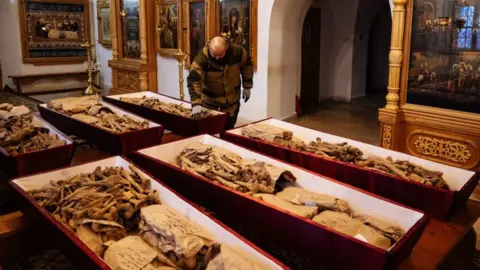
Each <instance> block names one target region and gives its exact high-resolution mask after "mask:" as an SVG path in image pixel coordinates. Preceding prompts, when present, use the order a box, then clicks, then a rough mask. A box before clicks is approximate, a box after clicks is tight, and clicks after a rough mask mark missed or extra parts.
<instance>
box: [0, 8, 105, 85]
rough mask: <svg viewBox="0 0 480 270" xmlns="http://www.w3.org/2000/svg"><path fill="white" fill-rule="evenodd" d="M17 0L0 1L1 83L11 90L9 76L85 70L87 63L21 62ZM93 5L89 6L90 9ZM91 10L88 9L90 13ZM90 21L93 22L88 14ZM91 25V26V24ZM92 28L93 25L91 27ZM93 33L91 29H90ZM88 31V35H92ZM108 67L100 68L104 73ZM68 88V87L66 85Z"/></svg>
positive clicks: (52, 83)
mask: <svg viewBox="0 0 480 270" xmlns="http://www.w3.org/2000/svg"><path fill="white" fill-rule="evenodd" d="M18 4H19V0H1V1H0V62H1V64H2V81H3V83H4V84H7V85H8V86H10V87H11V88H12V89H15V85H14V84H13V82H12V80H11V79H9V78H8V76H9V75H26V74H43V73H63V72H80V71H85V70H86V69H87V63H86V62H85V63H79V64H68V65H44V66H35V65H32V64H24V63H23V62H22V44H21V38H20V23H19V15H18ZM92 6H94V5H91V7H92ZM91 10H92V8H91V9H90V11H91ZM90 16H91V20H93V17H92V14H91V13H90ZM91 25H92V24H91ZM92 27H93V25H92ZM91 30H92V31H93V28H92V29H91ZM92 31H90V33H92ZM106 69H108V66H106V67H103V68H102V72H106ZM54 84H57V83H56V82H50V83H46V84H41V87H42V88H49V87H55V85H54ZM66 86H67V87H68V85H66Z"/></svg>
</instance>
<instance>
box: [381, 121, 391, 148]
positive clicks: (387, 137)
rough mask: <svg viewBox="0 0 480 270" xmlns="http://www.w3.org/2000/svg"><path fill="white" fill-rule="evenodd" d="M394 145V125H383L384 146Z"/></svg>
mask: <svg viewBox="0 0 480 270" xmlns="http://www.w3.org/2000/svg"><path fill="white" fill-rule="evenodd" d="M391 146H392V126H391V125H383V137H382V147H384V148H387V149H390V148H391Z"/></svg>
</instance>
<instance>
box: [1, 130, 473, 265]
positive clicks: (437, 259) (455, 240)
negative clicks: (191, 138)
mask: <svg viewBox="0 0 480 270" xmlns="http://www.w3.org/2000/svg"><path fill="white" fill-rule="evenodd" d="M179 139H181V137H180V136H178V135H175V134H173V133H165V135H164V136H163V139H162V143H168V142H172V141H176V140H179ZM109 156H111V154H109V153H106V152H103V151H101V150H99V149H87V148H81V147H79V148H77V150H76V152H75V156H74V158H73V161H72V164H73V165H78V164H81V163H85V162H89V161H93V160H98V159H103V158H106V157H109ZM213 214H214V213H213ZM479 217H480V203H479V202H475V201H469V202H468V203H467V205H465V206H464V207H462V208H461V209H459V211H458V212H457V213H456V214H455V215H454V216H453V217H452V218H451V220H450V221H449V222H443V221H438V220H435V219H431V220H430V222H429V224H428V225H427V227H426V229H425V231H424V233H423V234H422V236H421V238H420V240H419V241H418V243H417V245H416V246H415V248H414V249H413V251H412V253H411V255H410V257H408V258H407V259H406V260H405V261H404V262H403V263H402V265H401V267H400V269H402V270H404V269H405V270H407V269H435V268H436V267H439V266H440V265H441V264H442V263H444V262H445V261H446V260H447V259H448V261H449V262H454V263H453V264H454V265H453V266H455V265H456V264H455V262H460V261H462V262H463V261H465V260H468V258H467V259H465V258H463V257H462V260H460V259H456V258H457V257H458V256H462V254H465V252H464V251H463V250H462V252H455V251H456V249H458V248H460V247H463V246H464V245H461V244H462V243H464V242H465V241H469V240H471V239H470V237H472V234H471V233H469V232H471V229H472V225H473V223H474V222H475V221H476V220H477V218H479ZM28 225H29V224H25V223H24V222H23V219H22V215H21V213H20V212H15V213H12V214H8V215H4V216H0V251H1V252H0V254H2V256H0V262H2V261H1V260H4V259H5V258H8V259H13V258H19V256H22V257H23V255H25V253H24V251H22V249H20V247H22V248H25V247H27V246H29V245H32V244H33V245H35V246H36V247H35V248H37V249H38V248H45V247H47V245H48V243H47V242H43V240H38V242H35V241H33V239H32V238H31V237H32V235H33V236H36V237H40V235H39V234H38V227H35V228H34V227H33V226H32V227H29V226H28ZM244 236H245V237H246V238H247V239H248V238H249V236H248V235H244ZM473 236H474V234H473ZM36 237H35V238H36ZM265 245H268V243H266V244H265ZM259 246H260V247H263V246H264V245H261V244H260V243H259ZM2 247H8V249H7V250H5V253H4V252H3V251H4V249H2ZM32 248H33V247H32ZM263 248H264V247H263ZM264 249H265V248H264ZM7 251H8V252H7ZM266 251H267V252H269V253H270V254H272V255H273V256H275V257H277V258H278V259H279V260H281V261H284V263H287V265H288V266H290V267H294V266H295V262H297V261H299V260H298V259H297V258H290V255H286V254H289V253H284V252H279V251H277V250H266ZM468 251H469V252H470V251H472V254H473V250H471V249H470V250H468ZM279 253H281V255H283V256H284V257H285V258H283V257H281V256H280V255H279ZM33 254H34V253H33ZM3 255H5V256H3ZM472 260H473V257H472ZM285 261H286V262H285ZM453 269H466V268H464V267H463V268H456V267H454V268H453Z"/></svg>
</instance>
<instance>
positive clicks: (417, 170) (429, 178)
mask: <svg viewBox="0 0 480 270" xmlns="http://www.w3.org/2000/svg"><path fill="white" fill-rule="evenodd" d="M242 134H243V135H244V136H247V137H249V138H253V139H257V140H263V141H267V142H270V143H273V144H277V145H280V146H283V147H287V148H291V149H295V150H298V151H304V152H309V153H313V154H315V155H319V156H323V157H326V158H332V159H337V160H340V161H342V162H347V163H353V164H356V165H359V166H362V167H365V168H368V169H371V170H375V171H380V172H383V173H388V174H391V175H394V176H397V177H400V178H403V179H405V180H410V181H415V182H419V183H422V184H425V185H429V186H434V187H439V188H443V189H446V190H450V188H449V186H448V184H447V182H446V181H445V180H444V179H443V177H442V176H443V173H442V172H437V171H431V170H428V169H426V168H423V167H421V166H419V165H415V164H413V163H410V162H408V161H401V160H396V161H394V160H392V158H391V157H387V158H381V157H377V156H373V155H369V156H368V157H364V154H363V152H362V151H361V150H360V149H358V148H356V147H354V146H351V145H349V144H348V143H346V142H343V143H338V144H332V143H328V142H324V141H322V139H321V138H317V139H316V141H312V142H310V143H309V144H306V143H305V142H304V141H302V140H301V139H299V138H297V137H295V136H293V132H292V131H289V130H284V129H281V128H278V127H275V126H272V125H267V124H252V125H248V126H246V127H244V128H243V129H242Z"/></svg>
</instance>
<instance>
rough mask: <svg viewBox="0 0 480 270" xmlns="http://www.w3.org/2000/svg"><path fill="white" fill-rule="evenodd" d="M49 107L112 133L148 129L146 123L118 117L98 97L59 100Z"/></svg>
mask: <svg viewBox="0 0 480 270" xmlns="http://www.w3.org/2000/svg"><path fill="white" fill-rule="evenodd" d="M49 107H51V108H53V109H54V110H56V111H58V112H61V113H63V114H66V115H69V116H70V117H72V118H74V119H77V120H80V121H82V122H85V123H87V124H91V125H94V126H97V127H99V128H102V129H105V130H107V131H110V132H113V133H125V132H128V131H133V130H140V129H145V128H148V121H146V120H143V121H138V120H135V119H133V118H132V117H130V116H129V115H127V114H124V115H123V116H122V115H118V114H116V113H115V112H113V111H112V110H111V109H110V108H109V107H106V106H104V105H103V104H102V103H101V102H100V98H99V96H98V95H93V96H84V97H74V98H61V99H56V100H53V101H51V102H50V104H49Z"/></svg>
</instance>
